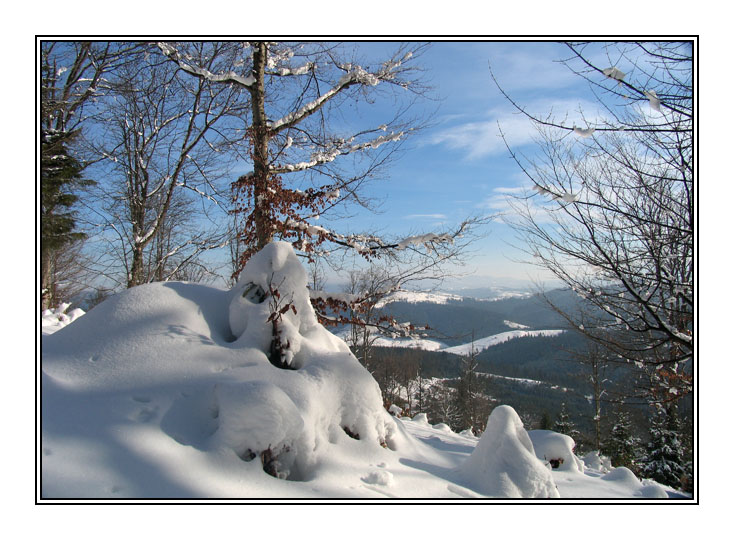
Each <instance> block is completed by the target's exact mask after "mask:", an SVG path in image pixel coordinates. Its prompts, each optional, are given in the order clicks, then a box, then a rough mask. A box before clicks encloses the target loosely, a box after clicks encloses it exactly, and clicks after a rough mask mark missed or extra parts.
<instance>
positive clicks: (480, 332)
mask: <svg viewBox="0 0 734 540" xmlns="http://www.w3.org/2000/svg"><path fill="white" fill-rule="evenodd" d="M547 296H548V297H549V298H550V299H551V300H552V301H553V303H554V304H557V305H559V306H561V307H562V308H563V309H568V310H573V309H576V308H577V306H578V297H577V296H576V294H575V293H573V292H572V291H570V290H568V289H565V290H556V291H551V292H549V293H547ZM382 311H383V312H384V313H386V314H390V315H392V316H393V317H395V318H396V319H397V320H399V321H401V322H412V323H413V324H416V325H419V326H425V325H428V326H429V327H430V328H431V338H432V339H435V340H439V341H441V342H443V343H445V344H446V345H447V346H448V347H452V346H457V345H463V344H465V343H467V342H469V341H470V340H471V335H472V332H473V333H474V336H475V337H476V338H478V339H481V338H485V337H488V336H492V335H496V334H501V333H503V332H507V331H508V328H510V329H523V330H563V329H566V328H567V326H568V325H567V323H566V321H565V319H564V318H563V317H561V316H560V315H559V314H558V313H556V312H555V311H554V310H553V309H552V308H551V307H550V306H549V305H548V304H547V303H546V302H545V300H544V299H543V298H542V297H541V296H540V295H538V294H530V293H525V294H524V296H522V295H519V294H518V296H514V297H504V298H501V299H495V300H493V301H487V300H486V299H477V298H471V297H458V296H455V295H451V294H440V293H432V294H431V295H427V296H424V297H420V296H418V295H416V293H411V295H409V296H407V297H400V296H396V297H395V299H394V300H393V301H390V302H389V303H386V304H384V305H383V306H382Z"/></svg>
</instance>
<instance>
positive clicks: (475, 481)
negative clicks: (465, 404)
mask: <svg viewBox="0 0 734 540" xmlns="http://www.w3.org/2000/svg"><path fill="white" fill-rule="evenodd" d="M459 471H460V473H461V474H462V475H463V477H464V478H466V480H467V483H469V484H470V485H471V486H472V487H473V488H474V489H476V490H477V491H479V492H480V493H483V494H485V495H488V496H490V497H525V498H549V497H550V498H558V497H560V495H559V493H558V489H557V488H556V485H555V482H554V481H553V476H552V473H551V471H550V470H549V469H548V468H547V467H546V466H545V465H544V464H543V462H541V461H540V460H539V459H538V458H537V457H536V456H535V451H534V449H533V443H532V441H531V440H530V437H529V436H528V432H527V431H525V428H524V427H523V425H522V421H521V420H520V417H519V416H518V415H517V413H516V412H515V410H514V409H513V408H512V407H510V406H508V405H500V406H499V407H496V408H495V409H494V410H493V411H492V414H490V416H489V419H488V420H487V427H486V429H485V430H484V433H483V434H482V437H481V438H480V439H479V442H478V443H477V446H476V448H475V449H474V452H472V454H471V455H470V456H469V457H468V458H467V459H466V461H465V462H464V463H463V464H462V465H461V466H460V468H459Z"/></svg>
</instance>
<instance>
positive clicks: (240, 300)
mask: <svg viewBox="0 0 734 540" xmlns="http://www.w3.org/2000/svg"><path fill="white" fill-rule="evenodd" d="M307 281H308V276H307V274H306V270H305V269H304V268H303V266H302V265H301V263H300V261H299V260H298V257H297V256H296V254H295V253H294V252H293V248H292V247H291V245H290V244H288V243H286V242H273V243H270V244H268V245H267V246H265V248H263V249H262V250H261V251H259V252H258V253H257V254H255V255H254V256H253V257H252V259H250V261H248V263H247V265H246V266H245V268H244V269H243V271H242V273H241V274H240V277H239V279H238V280H237V284H236V285H235V286H234V287H233V288H232V291H231V295H232V299H231V301H230V304H229V325H230V330H231V332H232V335H233V336H234V337H235V338H236V339H237V342H238V343H240V344H245V345H248V346H255V347H257V348H258V349H260V350H261V351H263V352H264V353H265V354H266V355H267V356H268V357H269V358H270V359H271V362H274V363H281V364H283V365H284V366H286V367H291V368H298V367H301V363H302V362H301V361H300V360H299V357H298V354H299V352H300V351H301V348H302V345H303V344H304V343H306V342H308V341H316V342H319V343H321V344H325V345H326V346H327V348H329V349H331V350H333V351H335V352H336V351H338V350H339V349H340V346H341V345H342V344H341V343H340V341H339V340H338V339H336V338H334V336H333V335H332V334H330V333H329V332H327V331H326V330H325V329H324V328H323V327H322V326H321V325H320V324H319V323H318V320H317V319H316V314H315V313H314V311H313V308H312V307H311V301H310V294H309V292H308V287H307V285H306V283H307ZM274 338H275V339H274ZM274 356H275V357H277V358H273V357H274Z"/></svg>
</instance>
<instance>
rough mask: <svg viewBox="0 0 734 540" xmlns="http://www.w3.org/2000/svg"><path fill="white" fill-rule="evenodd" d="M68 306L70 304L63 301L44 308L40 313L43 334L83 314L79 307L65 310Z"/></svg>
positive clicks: (59, 327)
mask: <svg viewBox="0 0 734 540" xmlns="http://www.w3.org/2000/svg"><path fill="white" fill-rule="evenodd" d="M70 306H71V304H67V303H64V304H61V305H59V306H58V307H56V308H54V309H46V310H44V311H43V313H41V332H42V333H43V335H44V336H46V335H49V334H53V333H54V332H56V331H57V330H61V329H62V328H63V327H65V326H66V325H67V324H70V323H72V322H74V321H75V320H76V319H78V318H79V317H81V316H82V315H84V311H83V310H81V309H79V308H75V309H72V310H71V311H69V312H68V313H67V312H66V311H67V310H68V309H69V307H70Z"/></svg>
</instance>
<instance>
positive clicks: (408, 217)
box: [405, 214, 447, 219]
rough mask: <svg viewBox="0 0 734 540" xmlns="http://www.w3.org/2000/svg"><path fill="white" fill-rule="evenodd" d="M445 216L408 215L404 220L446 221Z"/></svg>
mask: <svg viewBox="0 0 734 540" xmlns="http://www.w3.org/2000/svg"><path fill="white" fill-rule="evenodd" d="M446 218H447V216H446V214H410V215H407V216H405V219H446Z"/></svg>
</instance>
